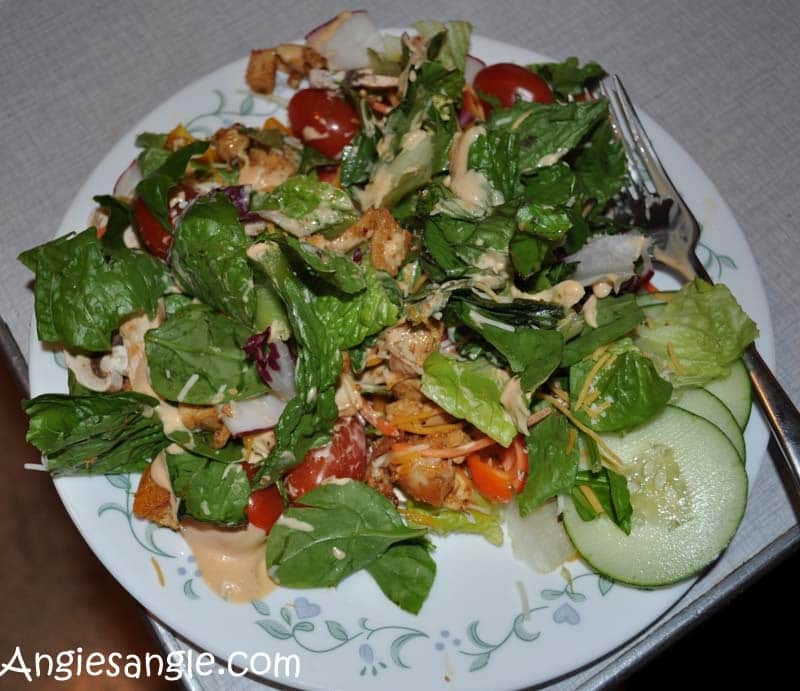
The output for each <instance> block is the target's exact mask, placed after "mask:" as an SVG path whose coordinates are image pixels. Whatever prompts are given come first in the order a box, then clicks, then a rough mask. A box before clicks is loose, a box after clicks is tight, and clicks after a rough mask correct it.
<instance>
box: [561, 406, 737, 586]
mask: <svg viewBox="0 0 800 691" xmlns="http://www.w3.org/2000/svg"><path fill="white" fill-rule="evenodd" d="M603 439H604V441H605V442H606V444H608V446H609V447H610V448H611V449H612V450H613V451H614V452H615V453H616V454H617V455H618V456H619V457H620V458H621V459H622V460H623V461H624V462H625V463H626V465H627V466H628V471H627V472H626V475H627V477H628V487H629V489H630V490H631V503H632V504H633V518H632V526H631V534H630V535H625V533H623V532H622V530H620V528H618V527H617V526H616V525H615V524H614V523H612V522H611V520H610V519H609V518H608V517H607V516H605V515H600V516H599V517H598V518H596V519H594V520H593V521H584V520H583V519H581V517H580V516H579V515H578V512H577V510H576V509H575V505H574V504H573V503H572V500H571V499H569V498H566V499H565V501H564V527H565V528H566V529H567V533H568V534H569V536H570V539H571V540H572V542H573V544H574V545H575V548H576V549H577V550H578V552H580V554H581V556H582V557H583V558H584V559H585V560H586V561H587V562H588V563H589V564H590V565H591V566H592V568H594V569H595V570H596V571H598V572H600V573H602V574H605V575H606V576H608V577H610V578H612V579H613V580H616V581H620V582H622V583H629V584H631V585H635V586H640V587H653V586H660V585H667V584H669V583H674V582H676V581H680V580H683V579H684V578H687V577H689V576H691V575H693V574H696V573H697V572H698V571H700V570H702V569H703V568H704V567H706V566H707V565H708V564H710V563H711V562H712V561H713V560H714V559H716V558H717V556H718V555H719V554H720V552H722V550H723V549H725V547H726V546H727V545H728V543H729V542H730V541H731V538H732V537H733V535H734V533H735V532H736V529H737V527H738V526H739V523H740V521H741V520H742V516H743V514H744V509H745V504H746V502H747V474H746V473H745V470H744V464H743V463H742V462H741V460H740V459H739V454H737V453H736V449H735V448H734V447H733V445H732V444H731V443H730V441H728V438H727V437H726V436H725V435H724V434H723V433H722V432H721V431H720V430H719V428H718V427H716V426H715V425H713V424H711V423H710V422H709V421H708V420H705V419H703V418H702V417H700V416H698V415H694V414H693V413H690V412H688V411H686V410H681V409H680V408H676V407H674V406H667V408H666V409H665V410H664V412H663V413H661V414H659V415H658V416H657V417H656V418H654V419H653V420H651V421H650V422H648V423H647V424H645V425H642V426H641V427H638V428H637V429H635V430H633V431H631V432H629V433H627V434H625V435H604V437H603Z"/></svg>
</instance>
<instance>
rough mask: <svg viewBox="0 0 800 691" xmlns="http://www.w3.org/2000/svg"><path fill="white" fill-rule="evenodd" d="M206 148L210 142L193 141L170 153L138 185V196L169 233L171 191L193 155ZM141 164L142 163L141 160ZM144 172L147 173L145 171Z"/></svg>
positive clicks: (183, 173) (170, 226) (149, 163)
mask: <svg viewBox="0 0 800 691" xmlns="http://www.w3.org/2000/svg"><path fill="white" fill-rule="evenodd" d="M140 136H141V135H140ZM206 149H208V142H201V141H196V142H192V143H191V144H189V145H187V146H184V147H183V148H182V149H178V150H177V151H176V152H174V153H172V154H169V156H167V158H166V159H164V160H163V163H161V164H160V165H159V166H158V168H156V169H155V170H152V171H150V172H149V173H148V174H147V175H146V176H145V177H144V178H143V179H142V180H141V181H140V182H139V184H138V185H136V194H137V196H138V197H140V198H141V200H142V201H143V202H144V203H145V206H147V208H148V209H150V211H151V212H152V214H153V216H155V217H156V218H157V219H158V222H159V223H160V224H161V226H162V227H163V228H164V229H165V230H166V231H167V232H169V233H172V224H171V223H170V221H169V191H170V190H171V189H172V188H173V187H174V186H175V183H177V182H178V181H179V180H180V179H181V178H182V177H183V176H184V175H185V173H186V166H187V165H189V161H190V160H191V158H192V156H197V155H199V154H202V153H205V151H206ZM151 163H153V162H151V161H149V160H148V161H147V164H146V165H145V167H146V168H150V167H151ZM140 165H142V162H141V161H140ZM142 174H143V175H145V174H144V172H142Z"/></svg>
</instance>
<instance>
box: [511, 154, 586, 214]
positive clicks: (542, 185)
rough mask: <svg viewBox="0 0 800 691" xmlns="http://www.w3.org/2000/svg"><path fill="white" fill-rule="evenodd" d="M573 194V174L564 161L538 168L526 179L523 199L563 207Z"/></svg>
mask: <svg viewBox="0 0 800 691" xmlns="http://www.w3.org/2000/svg"><path fill="white" fill-rule="evenodd" d="M574 193H575V174H574V173H573V172H572V169H571V168H570V167H569V165H567V163H566V162H564V161H559V162H558V163H556V164H555V165H552V166H548V167H547V168H539V169H538V170H537V171H536V174H535V175H531V176H530V177H528V178H526V181H525V191H524V195H525V199H527V200H528V201H531V202H535V203H537V204H548V205H550V206H563V205H565V204H566V203H567V202H568V201H569V200H570V198H571V197H572V196H573V195H574Z"/></svg>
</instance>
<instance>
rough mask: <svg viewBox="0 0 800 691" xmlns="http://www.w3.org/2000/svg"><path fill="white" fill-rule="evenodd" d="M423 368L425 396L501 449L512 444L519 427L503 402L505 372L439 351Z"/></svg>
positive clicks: (482, 362)
mask: <svg viewBox="0 0 800 691" xmlns="http://www.w3.org/2000/svg"><path fill="white" fill-rule="evenodd" d="M422 369H423V374H422V386H421V388H422V393H424V394H425V395H426V396H427V397H428V398H430V399H431V400H432V401H434V402H435V403H437V404H438V405H440V406H441V407H442V408H444V409H445V410H446V411H447V412H448V413H450V414H451V415H453V416H454V417H457V418H459V419H462V420H467V421H469V422H471V423H472V424H473V425H475V427H477V428H478V429H479V430H481V431H482V432H484V433H485V434H487V435H488V436H490V437H491V438H492V439H494V440H495V441H496V442H498V443H499V444H501V445H502V446H506V447H507V446H509V445H510V444H511V442H512V441H513V440H514V437H515V436H516V434H517V428H516V426H515V425H514V421H513V419H512V418H511V415H509V413H508V412H507V411H506V409H505V407H504V406H503V404H502V402H501V401H500V396H501V394H502V392H503V387H504V386H505V384H506V382H507V379H508V375H507V374H506V373H505V372H504V371H503V370H501V369H499V368H497V367H493V366H492V365H490V364H489V363H488V362H487V361H486V360H483V359H478V360H475V361H473V362H462V361H460V360H456V359H454V358H451V357H447V356H446V355H443V354H442V353H438V352H435V353H431V354H430V355H429V356H428V357H427V358H426V360H425V362H424V364H423V366H422Z"/></svg>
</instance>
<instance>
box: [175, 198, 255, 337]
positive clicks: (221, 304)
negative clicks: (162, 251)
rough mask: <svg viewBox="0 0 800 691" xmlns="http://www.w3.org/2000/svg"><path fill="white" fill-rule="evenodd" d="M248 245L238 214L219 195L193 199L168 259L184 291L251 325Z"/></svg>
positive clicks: (228, 202)
mask: <svg viewBox="0 0 800 691" xmlns="http://www.w3.org/2000/svg"><path fill="white" fill-rule="evenodd" d="M248 244H249V242H248V239H247V236H246V235H245V232H244V228H242V225H241V224H240V223H239V212H238V211H237V210H236V207H235V206H234V205H233V204H232V203H231V201H230V199H228V197H227V196H226V195H224V194H221V193H220V194H216V195H213V196H209V197H200V198H198V199H196V200H195V201H194V203H193V204H192V206H191V207H190V208H189V209H188V210H187V211H186V213H185V214H184V216H183V218H182V219H181V221H180V223H179V224H178V227H177V228H176V229H175V240H174V242H173V243H172V252H171V257H172V269H173V271H174V272H175V276H176V277H177V278H178V281H179V282H180V284H181V287H182V288H183V289H184V291H186V292H187V293H189V294H190V295H193V296H195V297H196V298H199V299H200V301H202V302H203V303H205V304H206V305H209V306H210V307H213V308H214V309H215V310H217V311H219V312H222V313H223V314H225V315H227V316H229V317H231V318H232V319H235V320H236V321H238V322H239V323H241V324H244V325H245V326H247V327H252V326H253V315H254V313H255V307H256V296H255V295H254V294H253V288H254V284H253V270H252V269H251V268H250V265H249V264H248V263H247V256H246V255H245V250H246V248H247V246H248Z"/></svg>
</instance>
